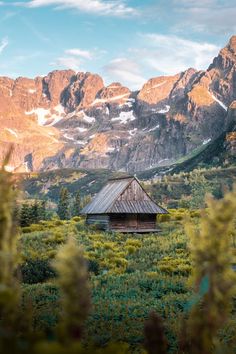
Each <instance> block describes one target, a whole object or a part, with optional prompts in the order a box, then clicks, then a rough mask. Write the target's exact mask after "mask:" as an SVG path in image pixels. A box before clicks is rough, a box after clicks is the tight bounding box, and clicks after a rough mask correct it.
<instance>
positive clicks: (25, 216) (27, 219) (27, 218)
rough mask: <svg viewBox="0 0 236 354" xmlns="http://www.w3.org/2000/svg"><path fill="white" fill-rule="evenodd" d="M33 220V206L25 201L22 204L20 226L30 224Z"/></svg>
mask: <svg viewBox="0 0 236 354" xmlns="http://www.w3.org/2000/svg"><path fill="white" fill-rule="evenodd" d="M31 221H32V212H31V207H30V206H29V205H28V204H26V203H24V204H22V206H21V210H20V226H21V227H25V226H29V225H30V224H31Z"/></svg>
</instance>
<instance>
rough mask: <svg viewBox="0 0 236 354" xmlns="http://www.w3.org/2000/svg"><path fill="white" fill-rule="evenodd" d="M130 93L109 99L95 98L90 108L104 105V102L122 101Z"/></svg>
mask: <svg viewBox="0 0 236 354" xmlns="http://www.w3.org/2000/svg"><path fill="white" fill-rule="evenodd" d="M129 95H130V93H125V94H123V95H118V96H114V97H111V98H106V99H104V98H97V99H96V100H95V101H93V103H92V106H94V105H95V104H98V103H106V102H110V101H117V100H120V99H124V98H125V97H127V96H129Z"/></svg>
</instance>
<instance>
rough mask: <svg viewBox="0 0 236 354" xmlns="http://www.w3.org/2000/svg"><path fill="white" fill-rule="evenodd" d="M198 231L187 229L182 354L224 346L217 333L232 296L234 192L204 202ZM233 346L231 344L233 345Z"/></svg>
mask: <svg viewBox="0 0 236 354" xmlns="http://www.w3.org/2000/svg"><path fill="white" fill-rule="evenodd" d="M207 205H208V209H206V210H205V211H203V212H202V217H201V223H200V229H199V230H198V229H197V230H196V227H194V226H193V224H192V225H187V226H186V230H187V233H188V234H189V236H190V238H191V241H192V242H191V249H192V259H193V274H192V280H193V283H194V293H195V296H194V299H193V302H192V303H191V304H190V305H191V310H190V315H189V319H188V320H187V323H186V324H185V325H184V328H185V334H184V336H182V337H184V340H182V349H183V352H186V353H190V352H191V354H200V353H201V354H202V353H204V354H208V353H209V354H210V353H218V352H220V351H222V350H223V348H224V345H223V343H221V342H220V340H219V330H220V329H221V328H222V327H223V326H224V324H225V323H226V322H227V320H228V319H229V316H230V313H231V310H232V297H233V295H234V294H235V281H236V277H235V273H234V271H233V269H232V260H233V258H232V247H231V233H232V229H233V222H234V218H235V215H236V190H235V191H234V192H232V193H228V194H226V196H225V197H224V199H221V200H214V199H213V198H211V197H209V198H207ZM234 344H235V343H234Z"/></svg>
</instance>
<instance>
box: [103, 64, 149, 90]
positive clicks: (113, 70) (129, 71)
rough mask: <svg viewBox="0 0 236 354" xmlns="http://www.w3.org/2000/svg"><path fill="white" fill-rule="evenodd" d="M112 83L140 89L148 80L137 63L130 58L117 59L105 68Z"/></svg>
mask: <svg viewBox="0 0 236 354" xmlns="http://www.w3.org/2000/svg"><path fill="white" fill-rule="evenodd" d="M103 70H104V72H105V74H106V75H107V76H108V79H109V80H110V81H121V82H122V83H124V84H125V85H127V86H128V87H130V88H131V89H138V88H140V86H142V85H143V84H144V83H145V81H146V79H145V78H144V77H143V76H142V75H141V69H140V67H139V65H138V64H137V62H136V61H134V60H131V59H128V58H116V59H114V60H112V61H111V62H110V63H109V64H107V65H106V66H104V68H103Z"/></svg>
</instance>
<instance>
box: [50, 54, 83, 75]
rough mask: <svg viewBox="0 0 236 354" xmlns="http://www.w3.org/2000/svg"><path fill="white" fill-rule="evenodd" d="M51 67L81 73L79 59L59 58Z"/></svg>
mask: <svg viewBox="0 0 236 354" xmlns="http://www.w3.org/2000/svg"><path fill="white" fill-rule="evenodd" d="M51 65H53V66H55V67H57V66H59V67H63V68H66V69H72V70H74V71H76V72H77V71H83V69H82V67H81V61H80V59H79V58H75V57H59V58H57V59H56V60H55V61H54V62H52V63H51Z"/></svg>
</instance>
